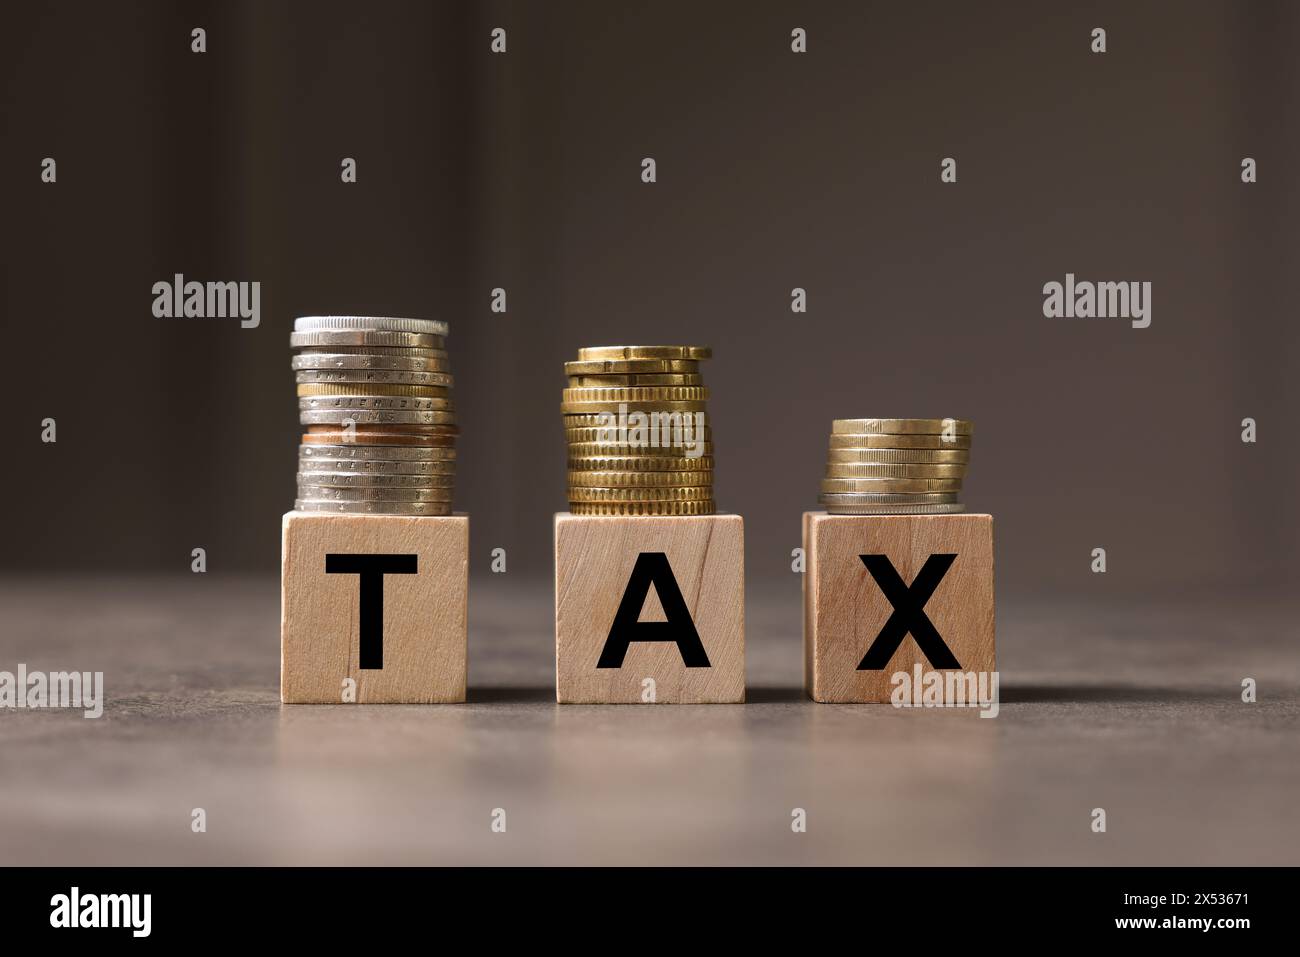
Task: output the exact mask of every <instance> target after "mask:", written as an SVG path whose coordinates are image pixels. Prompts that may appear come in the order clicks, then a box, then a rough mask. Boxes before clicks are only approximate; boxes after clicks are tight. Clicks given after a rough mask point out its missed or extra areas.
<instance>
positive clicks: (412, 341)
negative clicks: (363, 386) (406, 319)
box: [289, 329, 447, 349]
mask: <svg viewBox="0 0 1300 957" xmlns="http://www.w3.org/2000/svg"><path fill="white" fill-rule="evenodd" d="M322 346H396V347H399V348H404V349H445V348H446V347H447V343H446V340H445V339H444V338H443V337H442V336H432V335H428V334H426V333H423V332H365V331H363V330H360V329H340V330H338V331H336V332H291V333H289V348H291V349H307V348H320V347H322Z"/></svg>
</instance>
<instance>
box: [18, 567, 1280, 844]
mask: <svg viewBox="0 0 1300 957" xmlns="http://www.w3.org/2000/svg"><path fill="white" fill-rule="evenodd" d="M470 596H471V598H470V702H469V703H468V704H464V705H444V706H432V707H414V706H370V707H357V706H346V705H338V706H295V707H282V706H281V705H280V703H279V698H278V691H277V689H278V680H279V673H278V668H279V660H278V631H277V629H278V619H279V593H278V584H277V582H276V580H275V578H274V577H270V578H259V579H223V578H220V577H217V576H215V575H213V576H197V575H190V576H185V577H172V578H165V579H163V578H157V579H154V578H122V579H84V580H78V579H40V578H9V579H6V580H5V581H4V582H3V583H0V620H2V621H3V633H2V634H0V669H2V670H10V671H12V670H14V669H16V667H17V665H18V664H19V663H20V662H21V663H24V664H26V665H27V666H28V668H30V669H45V670H51V671H53V670H71V669H77V670H102V671H103V672H104V673H105V685H106V693H107V699H108V700H107V705H106V707H105V711H104V714H103V717H102V718H100V719H98V720H86V719H83V718H82V716H81V714H80V712H69V711H53V710H46V711H9V710H5V711H0V780H2V781H3V787H0V863H4V864H245V863H250V864H343V863H350V864H504V863H522V864H541V863H560V864H586V863H594V864H614V863H619V864H633V863H641V864H813V863H817V864H1026V863H1042V864H1056V863H1083V864H1103V863H1115V864H1291V865H1294V864H1297V863H1300V804H1298V803H1297V801H1296V795H1297V794H1298V793H1300V734H1297V731H1298V730H1300V724H1298V723H1297V717H1300V645H1298V644H1297V641H1296V633H1297V629H1296V621H1297V617H1296V614H1297V611H1298V610H1300V608H1297V606H1296V605H1295V604H1285V605H1284V604H1278V603H1276V602H1270V601H1268V600H1264V601H1260V600H1258V599H1255V598H1236V599H1230V598H1217V599H1216V598H1211V597H1207V596H1192V597H1183V598H1178V599H1171V600H1170V601H1168V602H1167V603H1158V602H1156V603H1153V602H1150V601H1146V602H1141V603H1139V602H1133V603H1131V604H1125V603H1122V602H1111V603H1104V604H1103V603H1095V604H1092V605H1089V606H1080V605H1068V604H1066V605H1063V604H1059V603H1052V602H1047V601H1024V600H1017V599H1015V598H1014V597H1013V598H1006V599H1004V600H1002V601H1001V602H1000V604H999V607H998V652H999V662H998V664H999V669H1000V671H1001V673H1002V706H1001V713H1000V714H999V716H998V717H997V718H996V719H992V720H988V719H981V718H979V717H978V716H977V715H976V714H975V713H973V712H960V713H958V712H953V711H947V712H940V711H910V712H908V711H897V710H894V709H892V708H890V707H888V706H878V705H818V704H814V703H812V702H810V701H808V700H806V699H805V697H804V695H803V692H802V690H801V687H800V683H801V671H800V669H801V657H800V654H801V652H800V598H799V582H798V579H797V578H796V577H795V576H791V580H790V581H789V583H788V584H785V585H779V584H778V585H777V586H775V587H765V588H757V587H754V588H751V589H750V594H749V598H748V601H747V625H748V635H747V639H748V686H749V703H748V704H745V705H703V706H656V707H650V706H644V707H642V706H558V705H556V704H555V701H554V657H553V648H554V644H553V641H554V639H553V622H552V597H551V591H550V587H549V584H548V583H546V582H533V583H530V582H526V581H518V580H510V579H504V578H502V579H491V578H489V579H476V580H475V581H473V582H472V583H471V588H470ZM1245 677H1252V678H1255V679H1256V680H1257V681H1258V686H1259V700H1258V702H1257V703H1255V704H1245V703H1243V702H1242V701H1241V690H1240V688H1241V681H1242V679H1243V678H1245ZM1098 807H1100V808H1104V809H1105V810H1106V814H1107V830H1106V833H1104V834H1096V833H1093V832H1092V829H1091V827H1090V825H1091V821H1092V810H1093V809H1094V808H1098ZM195 808H203V809H204V811H205V813H206V824H207V829H206V832H204V833H195V832H194V831H193V830H192V829H191V820H192V816H191V815H192V811H193V809H195ZM497 808H501V809H504V811H505V819H506V830H505V833H495V832H494V831H493V830H492V828H491V826H490V825H491V823H492V820H493V812H494V809H497ZM794 808H803V809H805V811H806V813H807V822H808V828H807V832H806V833H803V834H798V833H794V832H792V829H791V826H790V823H791V814H792V810H793V809H794Z"/></svg>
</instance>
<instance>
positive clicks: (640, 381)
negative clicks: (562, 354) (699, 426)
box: [569, 372, 704, 389]
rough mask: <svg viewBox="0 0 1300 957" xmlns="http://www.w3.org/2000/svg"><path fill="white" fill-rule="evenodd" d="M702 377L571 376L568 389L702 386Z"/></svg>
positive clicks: (676, 374) (671, 374) (680, 374)
mask: <svg viewBox="0 0 1300 957" xmlns="http://www.w3.org/2000/svg"><path fill="white" fill-rule="evenodd" d="M703 383H704V376H702V375H695V374H694V373H691V372H662V373H638V374H634V375H571V376H569V387H570V388H579V389H580V388H584V387H593V386H604V387H606V388H608V387H610V386H642V387H644V386H651V385H677V386H682V385H702V384H703Z"/></svg>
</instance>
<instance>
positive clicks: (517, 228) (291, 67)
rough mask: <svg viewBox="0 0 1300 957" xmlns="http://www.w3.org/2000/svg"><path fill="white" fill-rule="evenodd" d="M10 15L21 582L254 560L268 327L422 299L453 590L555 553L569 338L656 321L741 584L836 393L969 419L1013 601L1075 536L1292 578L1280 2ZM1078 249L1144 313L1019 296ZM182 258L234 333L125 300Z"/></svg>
mask: <svg viewBox="0 0 1300 957" xmlns="http://www.w3.org/2000/svg"><path fill="white" fill-rule="evenodd" d="M5 19H6V23H5V28H4V29H3V31H0V74H2V75H3V86H2V88H3V91H4V97H5V109H4V114H3V121H2V122H3V127H2V129H3V145H4V148H3V150H2V151H0V183H3V186H2V187H0V189H3V198H4V209H5V226H6V228H5V230H4V236H5V239H4V243H5V249H4V257H3V262H4V270H5V281H4V284H3V292H2V293H0V294H2V295H3V298H4V317H5V330H4V338H3V342H4V353H5V356H6V359H7V362H6V365H7V367H8V370H9V375H10V381H9V393H10V401H11V404H12V405H14V406H16V407H13V408H11V410H10V411H11V424H12V425H13V428H12V430H11V441H12V443H13V449H12V454H11V455H10V456H9V457H8V459H7V462H6V465H7V466H8V467H7V468H6V469H5V470H4V472H5V476H6V478H5V488H4V492H3V494H4V499H5V501H6V503H7V504H8V506H9V507H8V509H7V512H8V514H7V515H6V522H5V526H6V527H5V532H6V534H5V539H6V541H7V542H8V543H10V547H8V548H7V549H6V550H5V552H4V557H3V562H4V567H6V568H7V569H9V570H11V571H19V570H33V571H41V570H43V571H55V572H62V571H72V570H80V571H109V570H111V571H122V570H142V571H143V570H161V571H173V572H175V573H176V574H177V575H188V573H189V561H190V558H189V554H190V549H191V548H192V547H194V546H196V545H202V546H203V547H205V548H206V549H207V550H208V555H209V568H210V569H211V570H213V571H228V570H240V571H257V572H262V573H265V574H266V575H268V576H274V575H275V568H276V565H277V562H278V545H279V527H280V525H279V516H280V514H281V513H282V512H283V511H285V510H286V509H288V508H289V507H290V506H291V503H292V499H293V473H294V464H295V445H296V440H295V435H296V433H297V431H298V427H297V423H296V415H295V403H294V400H293V392H292V385H293V383H292V376H291V373H290V370H289V354H290V353H289V348H288V331H289V329H290V326H291V323H292V319H293V317H294V316H295V315H301V314H310V313H323V312H329V313H348V312H354V313H370V314H381V315H412V316H425V317H436V318H443V319H447V320H450V322H451V324H452V339H451V342H450V347H451V349H452V350H453V351H452V362H453V367H454V371H455V372H456V374H457V384H458V396H457V401H458V407H459V409H460V412H461V415H462V425H463V430H464V431H463V442H462V446H461V448H462V451H461V468H460V477H459V489H458V492H457V496H458V501H457V505H458V507H459V508H461V509H465V510H468V511H469V512H470V513H471V515H472V533H473V538H472V543H471V548H472V567H473V569H474V571H475V573H476V574H481V573H484V572H486V570H487V566H488V561H489V552H490V550H491V549H492V548H493V547H496V546H498V545H500V546H505V547H506V548H508V550H509V555H510V563H511V564H510V571H511V573H512V574H521V575H528V576H536V577H539V578H540V577H545V576H549V575H550V573H551V562H552V557H551V551H550V549H551V515H552V513H553V512H554V511H555V510H556V509H558V508H562V507H563V500H564V492H563V489H564V457H563V445H562V435H561V432H560V422H559V411H558V402H559V390H560V389H561V387H562V386H563V384H564V382H563V377H562V369H561V363H562V362H563V361H564V360H565V359H567V358H571V357H573V355H574V353H575V351H576V350H577V348H578V347H579V346H582V345H593V344H605V343H623V342H677V341H686V342H692V343H708V344H711V345H712V346H713V347H714V350H715V358H714V360H713V361H712V362H711V363H710V364H709V365H708V366H707V367H706V369H705V372H706V376H707V382H708V384H709V385H710V386H711V387H712V390H713V396H714V398H713V401H712V406H711V408H712V418H713V424H714V426H715V430H716V440H717V445H718V450H719V463H718V479H717V487H718V498H719V500H720V503H721V505H722V507H724V508H725V509H728V510H732V511H737V512H740V513H742V514H743V515H744V516H745V519H746V535H747V539H748V542H747V545H748V547H747V562H748V575H749V578H750V581H751V582H753V581H761V580H763V579H775V578H778V577H785V578H786V579H787V580H788V577H789V574H790V572H789V560H790V559H789V552H790V549H791V548H792V547H794V546H795V545H796V544H798V536H799V527H800V523H799V519H800V513H801V511H802V510H803V509H805V508H807V507H809V506H810V505H811V503H812V502H813V501H814V498H815V494H816V488H817V480H818V478H819V475H820V471H821V468H822V463H823V460H824V452H825V446H826V434H827V432H828V430H829V425H830V420H831V419H832V418H833V417H838V416H863V415H884V416H913V415H916V416H931V415H955V416H962V417H969V418H972V419H974V420H975V421H976V423H977V430H976V441H975V455H974V457H973V463H972V472H971V476H970V478H969V480H968V483H967V492H966V496H965V497H966V501H967V502H968V504H969V505H970V506H971V507H972V508H975V509H979V510H987V511H990V512H992V513H993V514H994V515H995V516H996V520H997V526H996V528H997V536H998V538H997V560H998V588H999V593H1000V594H1002V595H1006V594H1008V593H1010V594H1015V593H1017V592H1018V591H1021V590H1039V591H1048V592H1051V591H1058V590H1068V591H1074V592H1076V593H1078V594H1080V595H1081V596H1086V594H1087V593H1088V592H1089V591H1090V590H1092V589H1095V588H1096V586H1097V581H1096V580H1095V579H1093V578H1092V577H1091V576H1090V575H1089V574H1088V562H1089V552H1090V550H1091V549H1092V548H1093V547H1095V546H1099V545H1100V546H1104V547H1106V548H1107V550H1108V553H1109V562H1110V573H1109V575H1108V577H1107V581H1106V587H1107V588H1108V589H1117V590H1118V589H1125V590H1131V591H1133V592H1134V593H1141V594H1154V593H1156V592H1161V591H1178V590H1181V589H1184V588H1187V587H1195V588H1202V587H1204V586H1214V587H1243V588H1248V587H1260V588H1267V589H1275V588H1278V587H1280V586H1282V585H1284V584H1288V583H1291V582H1294V580H1295V567H1296V562H1297V534H1296V533H1297V510H1296V505H1295V499H1296V495H1297V483H1296V475H1297V443H1296V436H1295V435H1294V433H1293V425H1294V422H1295V419H1296V410H1297V401H1296V398H1297V396H1296V387H1295V385H1294V380H1295V376H1296V372H1297V368H1298V366H1300V362H1298V359H1300V335H1298V334H1297V331H1296V316H1295V308H1294V298H1293V296H1292V294H1291V280H1292V277H1294V276H1296V275H1300V269H1298V268H1297V267H1298V266H1300V262H1298V261H1297V260H1298V258H1300V253H1298V250H1300V243H1297V239H1298V238H1300V237H1298V236H1297V225H1296V224H1297V222H1298V221H1300V220H1298V219H1297V213H1298V212H1300V190H1298V189H1297V186H1296V183H1295V178H1294V171H1295V169H1296V168H1297V161H1298V160H1300V156H1297V148H1298V147H1300V137H1298V136H1297V132H1296V124H1295V116H1296V115H1297V113H1296V108H1297V95H1298V94H1300V67H1298V66H1297V63H1298V58H1297V56H1296V52H1297V50H1298V49H1300V44H1298V43H1297V41H1298V40H1300V8H1297V7H1296V6H1295V5H1294V4H1287V3H1278V4H1268V3H1250V4H1229V3H1179V4H1172V3H1169V4H1154V3H1144V4H1137V5H1134V4H1093V5H1090V6H1089V7H1088V8H1087V9H1086V11H1084V10H1076V9H1073V8H1072V7H1070V6H1068V5H1064V4H1062V5H1059V6H1058V7H1057V8H1048V7H1047V6H1046V5H1043V4H1038V3H1017V4H1004V5H998V6H996V7H988V8H986V7H985V6H983V5H978V6H977V5H971V4H956V3H953V4H938V5H926V6H924V7H905V8H901V9H900V7H899V6H898V5H893V4H888V5H887V4H876V5H868V4H856V3H854V4H850V3H843V4H829V3H818V4H805V5H800V4H789V3H732V4H723V3H709V4H698V3H680V4H676V3H673V4H668V3H654V4H646V5H629V4H602V3H589V4H587V3H583V4H578V3H547V4H541V3H517V4H499V3H498V4H470V3H444V4H428V3H382V2H381V3H365V4H351V3H348V4H344V3H251V2H248V3H224V2H223V3H189V4H175V3H163V2H156V3H114V4H105V3H89V2H87V3H61V4H33V5H21V6H18V7H15V8H14V9H12V10H8V11H6V15H5ZM498 25H501V26H505V27H507V29H508V31H509V52H508V53H507V54H506V55H505V56H493V55H491V54H490V53H489V50H488V33H489V31H490V30H491V28H492V27H494V26H498ZM194 26H204V27H205V28H206V29H207V31H208V51H209V52H208V53H206V54H204V55H195V54H192V53H190V52H189V44H190V38H189V31H190V29H191V28H192V27H194ZM794 26H802V27H805V28H806V29H807V30H808V32H809V48H810V49H809V53H807V54H806V55H802V56H796V55H794V54H792V53H791V52H790V50H789V34H790V30H791V29H792V28H793V27H794ZM1094 26H1104V27H1105V28H1107V30H1108V33H1109V47H1110V51H1109V52H1108V53H1106V54H1105V55H1104V56H1097V55H1093V54H1091V53H1090V52H1089V31H1090V30H1091V28H1092V27H1094ZM46 156H52V157H54V158H55V159H56V160H57V161H58V183H57V184H55V185H45V184H42V183H41V182H40V162H41V159H42V158H43V157H46ZM345 156H351V157H355V158H356V159H357V161H358V167H359V182H358V183H357V184H356V185H350V186H345V185H343V184H342V183H340V181H339V163H340V161H341V159H342V158H343V157H345ZM644 156H653V157H655V158H656V160H657V161H658V172H659V182H658V183H657V184H655V185H651V186H647V185H644V184H642V183H641V182H640V178H639V172H640V160H641V158H642V157H644ZM945 156H953V157H955V158H956V159H957V161H958V183H957V184H956V185H954V186H945V185H942V184H941V183H940V182H939V163H940V160H941V159H942V158H943V157H945ZM1243 156H1253V157H1255V158H1256V159H1257V160H1258V161H1259V170H1260V182H1259V183H1258V184H1255V185H1250V186H1247V185H1243V184H1242V183H1241V182H1240V176H1239V172H1240V161H1241V158H1242V157H1243ZM1067 271H1072V272H1074V273H1076V274H1077V275H1078V276H1079V277H1080V278H1088V279H1093V280H1149V281H1151V282H1152V283H1153V285H1154V293H1153V303H1154V313H1153V316H1154V320H1153V323H1152V325H1151V327H1150V328H1149V329H1146V330H1134V329H1131V328H1129V326H1128V324H1127V323H1126V322H1120V321H1095V322H1087V321H1065V320H1048V319H1045V318H1044V317H1043V315H1042V312H1041V306H1042V294H1041V288H1042V285H1043V283H1045V282H1047V281H1050V280H1062V279H1063V278H1064V275H1065V273H1066V272H1067ZM175 272H181V273H184V274H185V276H186V277H187V278H191V279H199V280H258V281H260V282H261V283H262V324H261V327H260V328H259V329H256V330H250V331H245V330H241V329H239V327H238V324H237V323H235V322H233V321H207V320H190V321H185V320H157V319H154V318H153V317H152V315H151V312H150V306H151V303H152V294H151V292H150V288H151V286H152V284H153V283H154V282H155V281H157V280H160V279H168V278H170V277H171V276H172V274H173V273H175ZM494 286H504V287H505V288H506V289H507V290H508V294H509V312H508V314H506V315H504V316H498V315H494V314H492V313H491V312H490V311H489V308H488V305H489V291H490V289H491V288H492V287H494ZM794 286H802V287H805V288H807V289H808V291H809V312H808V313H807V315H801V316H795V315H792V314H791V312H790V310H789V296H790V290H791V288H792V287H794ZM45 416H54V417H56V418H57V420H58V430H59V432H58V434H59V441H58V443H57V444H56V445H52V446H49V445H42V444H41V443H40V441H39V432H40V427H39V423H40V421H41V419H42V418H44V417H45ZM1244 416H1253V417H1255V418H1256V419H1257V420H1258V422H1259V434H1260V441H1259V443H1258V444H1257V445H1255V446H1247V445H1243V444H1242V443H1241V442H1240V441H1239V432H1240V425H1239V423H1240V421H1241V419H1242V418H1243V417H1244Z"/></svg>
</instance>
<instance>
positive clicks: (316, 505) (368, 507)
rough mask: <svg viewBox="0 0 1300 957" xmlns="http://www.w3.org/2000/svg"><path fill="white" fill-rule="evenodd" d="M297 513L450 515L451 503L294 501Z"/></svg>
mask: <svg viewBox="0 0 1300 957" xmlns="http://www.w3.org/2000/svg"><path fill="white" fill-rule="evenodd" d="M293 507H294V509H295V510H296V511H299V512H332V513H334V514H345V515H346V514H351V515H450V514H451V502H322V501H304V500H303V499H296V500H295V501H294V503H293Z"/></svg>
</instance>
